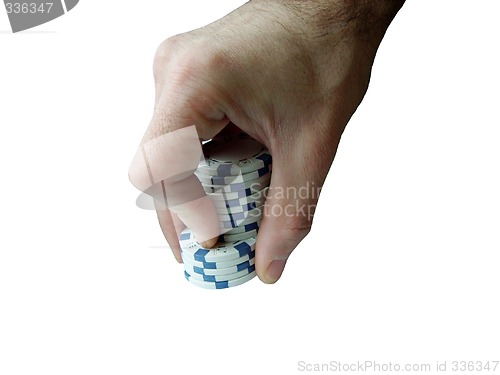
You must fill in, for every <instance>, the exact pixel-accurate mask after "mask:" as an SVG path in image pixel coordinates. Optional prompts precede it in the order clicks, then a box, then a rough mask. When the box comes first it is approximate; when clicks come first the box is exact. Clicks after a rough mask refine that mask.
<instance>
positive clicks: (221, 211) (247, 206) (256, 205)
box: [215, 200, 265, 215]
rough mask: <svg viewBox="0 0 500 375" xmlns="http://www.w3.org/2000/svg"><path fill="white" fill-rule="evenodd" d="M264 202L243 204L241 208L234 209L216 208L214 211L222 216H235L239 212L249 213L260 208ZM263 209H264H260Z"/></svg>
mask: <svg viewBox="0 0 500 375" xmlns="http://www.w3.org/2000/svg"><path fill="white" fill-rule="evenodd" d="M264 203H265V201H264V200H262V201H256V202H252V203H248V204H245V205H243V206H236V207H224V208H222V207H216V208H215V209H216V211H217V213H218V214H223V215H228V214H237V213H241V212H248V211H251V210H253V209H255V208H259V207H262V206H263V205H264ZM262 209H264V208H262Z"/></svg>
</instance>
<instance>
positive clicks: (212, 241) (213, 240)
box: [200, 237, 217, 249]
mask: <svg viewBox="0 0 500 375" xmlns="http://www.w3.org/2000/svg"><path fill="white" fill-rule="evenodd" d="M216 243H217V237H215V238H211V239H210V240H206V241H202V242H200V245H201V246H202V247H204V248H205V249H211V248H212V247H214V246H215V244H216Z"/></svg>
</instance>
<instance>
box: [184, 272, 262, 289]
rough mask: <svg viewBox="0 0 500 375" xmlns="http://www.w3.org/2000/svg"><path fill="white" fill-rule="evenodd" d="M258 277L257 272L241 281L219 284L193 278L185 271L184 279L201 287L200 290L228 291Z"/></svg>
mask: <svg viewBox="0 0 500 375" xmlns="http://www.w3.org/2000/svg"><path fill="white" fill-rule="evenodd" d="M256 275H257V273H256V271H253V272H252V273H249V274H248V275H245V276H243V277H240V278H239V279H234V280H229V281H219V282H210V281H202V280H198V279H196V278H193V277H192V276H191V275H190V274H189V273H187V272H186V271H184V277H185V278H186V279H187V280H188V281H189V282H190V283H192V284H194V285H196V286H199V287H200V288H205V289H227V288H232V287H235V286H238V285H241V284H244V283H246V282H247V281H250V280H252V279H253V278H254V277H255V276H256Z"/></svg>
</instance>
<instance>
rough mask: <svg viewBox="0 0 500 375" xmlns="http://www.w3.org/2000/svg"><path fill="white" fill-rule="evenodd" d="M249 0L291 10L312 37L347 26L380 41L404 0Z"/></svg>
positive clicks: (325, 35)
mask: <svg viewBox="0 0 500 375" xmlns="http://www.w3.org/2000/svg"><path fill="white" fill-rule="evenodd" d="M251 2H252V3H257V4H264V3H267V4H266V5H269V3H272V2H274V3H275V4H276V6H277V7H285V8H286V9H287V10H291V11H292V12H293V13H294V14H295V15H296V16H297V17H298V19H299V20H300V21H302V22H301V23H302V24H303V25H304V26H305V29H304V30H303V31H304V32H305V33H308V34H310V35H309V36H310V37H312V38H321V37H327V36H328V35H329V34H334V33H335V32H336V31H338V30H339V29H340V28H344V27H346V26H350V27H353V28H355V29H356V30H357V31H358V33H359V34H360V35H364V36H366V37H369V38H370V39H373V40H374V41H376V42H380V40H381V39H382V37H383V35H384V33H385V31H386V30H387V27H388V26H389V25H390V23H391V21H392V20H393V18H394V17H395V16H396V14H397V12H398V11H399V10H400V9H401V7H402V6H403V4H404V2H405V0H275V1H273V0H252V1H251Z"/></svg>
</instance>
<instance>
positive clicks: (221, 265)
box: [181, 250, 255, 270]
mask: <svg viewBox="0 0 500 375" xmlns="http://www.w3.org/2000/svg"><path fill="white" fill-rule="evenodd" d="M181 255H182V261H183V262H184V264H188V265H190V266H192V267H197V268H199V269H204V270H218V269H227V268H230V267H234V266H239V265H240V264H244V263H245V262H248V261H252V260H253V259H255V250H253V251H251V252H250V253H248V254H246V255H244V256H242V257H241V258H237V259H232V260H228V261H225V262H200V261H198V260H194V259H192V258H191V257H189V256H184V252H181Z"/></svg>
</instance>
